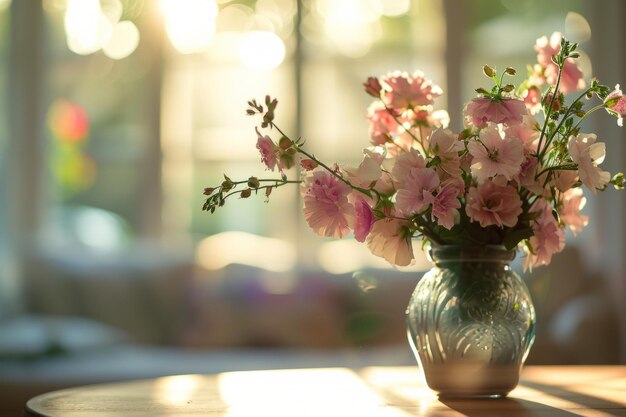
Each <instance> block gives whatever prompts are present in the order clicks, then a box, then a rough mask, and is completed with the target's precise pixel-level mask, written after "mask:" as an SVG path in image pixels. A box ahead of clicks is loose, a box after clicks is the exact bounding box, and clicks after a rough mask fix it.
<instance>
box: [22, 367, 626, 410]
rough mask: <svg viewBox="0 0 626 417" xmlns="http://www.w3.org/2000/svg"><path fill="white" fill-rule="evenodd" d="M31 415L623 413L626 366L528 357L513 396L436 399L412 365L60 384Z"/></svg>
mask: <svg viewBox="0 0 626 417" xmlns="http://www.w3.org/2000/svg"><path fill="white" fill-rule="evenodd" d="M26 409H27V412H26V415H30V416H54V417H79V416H93V417H105V416H106V417H110V416H129V417H144V416H162V417H166V416H209V417H217V416H220V417H221V416H224V417H226V416H228V417H246V416H265V415H268V416H273V417H298V416H316V417H321V416H324V417H334V416H358V417H374V416H376V417H377V416H390V417H402V416H440V417H452V416H467V417H479V416H480V417H491V416H494V417H495V416H507V417H516V416H524V417H528V416H557V417H566V416H598V417H610V416H624V417H626V366H528V367H526V368H525V369H524V371H523V373H522V378H521V382H520V385H519V386H518V387H517V388H516V389H515V390H514V391H512V392H511V394H510V395H509V396H508V397H507V398H501V399H480V400H439V399H438V398H437V397H436V396H435V395H434V394H433V393H432V392H431V391H429V390H428V389H427V388H426V387H425V385H424V384H423V383H422V382H421V380H420V376H419V373H418V370H417V368H415V367H372V368H364V369H360V370H351V369H347V368H325V369H297V370H276V371H250V372H228V373H222V374H217V375H179V376H169V377H162V378H154V379H148V380H141V381H131V382H119V383H111V384H99V385H91V386H84V387H79V388H73V389H66V390H61V391H55V392H51V393H48V394H43V395H40V396H38V397H35V398H33V399H31V400H30V401H29V402H28V403H27V406H26Z"/></svg>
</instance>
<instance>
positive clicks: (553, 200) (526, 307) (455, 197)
mask: <svg viewBox="0 0 626 417" xmlns="http://www.w3.org/2000/svg"><path fill="white" fill-rule="evenodd" d="M577 47H578V45H577V44H576V43H571V42H569V41H568V40H566V39H565V38H563V37H562V36H561V34H559V33H554V34H553V35H552V36H551V37H550V38H547V37H545V36H544V37H542V38H540V39H538V40H537V43H536V44H535V50H536V51H537V63H536V64H534V65H531V66H529V68H528V76H527V78H526V79H525V80H523V81H522V82H521V83H519V84H518V85H515V84H513V83H509V82H507V80H509V79H510V77H512V76H514V75H516V70H515V69H513V68H510V67H509V68H506V69H505V70H503V71H500V72H498V71H496V70H495V69H493V68H491V67H489V66H487V65H485V66H484V67H483V72H484V74H485V76H487V77H488V78H489V79H491V80H492V81H493V87H491V89H489V90H487V89H483V88H478V89H477V90H476V92H477V93H478V96H477V97H475V98H473V99H471V100H470V101H468V102H467V103H466V105H465V108H464V127H465V129H464V130H463V131H461V132H458V133H456V132H452V131H450V130H448V129H446V127H447V122H448V116H447V113H446V112H445V111H441V110H435V108H434V104H435V100H436V99H437V97H438V96H440V95H441V94H442V90H441V89H440V88H439V87H438V86H436V85H435V84H433V82H432V81H430V80H428V79H427V78H426V77H425V75H424V74H423V73H421V72H414V73H412V74H408V73H403V72H392V73H389V74H387V75H385V76H382V77H379V78H374V77H370V78H368V80H367V81H366V82H365V83H364V87H365V91H366V93H367V94H369V95H370V96H372V97H374V98H375V101H374V102H373V103H372V104H371V106H370V107H369V109H368V111H367V119H368V121H369V123H370V129H369V131H370V142H371V145H372V146H371V147H369V148H367V149H365V150H364V156H363V159H362V162H361V163H360V164H359V165H358V166H345V165H338V164H337V163H333V164H328V163H325V162H324V161H322V160H320V159H319V158H317V157H316V156H315V155H313V154H312V153H311V152H309V151H308V150H307V149H306V147H305V141H304V140H302V139H301V138H293V137H290V136H289V135H287V134H286V133H285V132H284V131H283V130H281V129H280V127H279V126H278V125H277V123H276V122H275V112H276V107H277V103H278V102H277V100H276V99H272V98H270V97H269V96H268V97H266V98H265V101H264V102H263V103H259V102H257V101H256V100H251V101H249V102H248V105H249V107H248V109H247V113H248V114H249V115H251V116H259V117H260V118H261V123H260V126H259V127H257V129H256V132H257V145H256V146H257V148H258V150H259V152H260V154H261V160H262V162H263V164H265V166H266V168H267V169H269V170H271V171H276V170H277V171H278V173H279V174H280V178H272V179H259V178H257V177H250V178H248V179H246V180H242V181H234V180H232V179H230V178H229V177H228V176H224V181H223V182H222V183H221V185H218V186H216V187H210V188H206V189H205V190H204V194H205V195H206V196H207V198H206V202H205V204H204V207H203V209H204V210H207V211H210V212H214V211H215V210H216V209H217V208H219V207H222V206H223V205H224V204H225V202H226V201H227V200H228V199H229V198H231V197H233V196H239V197H240V198H248V197H250V196H251V195H252V194H258V193H261V194H262V195H264V196H265V198H266V199H269V197H270V194H271V193H272V191H273V190H274V189H275V188H279V187H282V186H285V185H287V184H294V183H295V184H300V191H301V195H302V199H303V203H304V209H303V211H304V218H305V220H306V222H307V224H308V225H309V227H310V228H311V229H312V230H313V231H314V232H315V233H317V234H318V235H321V236H326V237H334V238H343V237H346V236H348V235H349V234H351V233H353V235H354V238H355V239H356V240H357V241H359V242H364V243H365V244H366V245H367V247H368V248H369V250H370V251H371V252H372V253H373V254H374V255H377V256H380V257H383V258H384V259H386V260H387V261H388V262H390V263H391V264H392V265H398V266H405V265H409V264H410V263H411V262H412V261H413V258H414V255H413V249H412V244H413V242H414V239H421V240H422V241H423V242H425V243H426V244H427V246H429V247H430V251H429V253H430V255H431V258H432V260H433V262H434V263H435V267H434V268H433V269H432V270H431V271H429V272H428V273H426V275H424V277H423V278H422V279H421V280H420V281H419V283H418V284H417V287H416V289H415V292H414V293H413V295H412V297H411V300H410V302H409V306H408V308H407V321H408V329H409V341H410V342H411V345H412V347H413V349H414V352H415V355H416V358H417V360H418V362H419V364H420V368H421V369H422V371H423V372H424V375H425V376H426V381H427V383H428V385H429V386H430V387H431V388H432V389H434V390H435V391H437V392H438V393H439V394H440V395H461V396H501V395H506V394H507V393H508V392H509V391H510V390H511V389H513V388H514V387H515V386H516V384H517V382H518V377H519V370H520V368H521V366H522V364H523V362H524V360H525V358H526V356H527V354H528V352H529V349H530V346H531V345H532V342H533V340H534V325H535V313H534V308H533V306H532V302H531V299H530V296H529V295H528V290H527V288H526V286H525V284H524V282H523V281H522V280H521V279H520V278H519V276H518V275H517V274H516V273H514V272H513V271H512V270H511V269H510V268H509V267H508V266H507V263H508V262H510V261H511V260H512V259H513V258H514V257H515V253H516V251H517V250H519V251H521V252H524V253H525V255H526V256H525V259H524V268H525V269H528V268H533V267H535V266H539V265H547V264H549V263H550V261H551V259H552V256H553V255H554V254H555V253H557V252H560V251H561V250H563V247H564V245H565V233H564V229H565V228H569V229H571V230H572V232H573V233H574V234H576V233H579V232H580V231H581V230H582V229H583V228H584V227H585V225H586V224H587V222H588V217H587V216H585V215H584V214H582V213H581V209H582V207H583V206H584V204H585V198H584V197H583V187H585V188H587V189H588V190H589V191H590V192H591V193H596V192H597V191H598V190H601V191H603V190H605V189H606V188H607V187H608V186H609V185H612V186H613V187H615V188H617V189H623V188H624V175H623V174H622V173H619V174H616V175H615V176H613V177H611V175H610V174H609V172H607V171H603V170H602V169H601V168H600V166H599V165H600V164H601V163H602V161H603V159H604V157H605V153H606V151H605V144H604V143H603V142H601V141H599V140H598V138H597V137H596V135H595V134H593V133H582V132H581V124H582V122H583V121H584V120H585V119H586V118H587V117H588V116H589V115H590V114H592V113H594V112H596V111H598V110H601V109H603V110H605V111H607V112H608V113H609V114H610V115H613V116H615V117H617V121H618V124H619V125H620V126H621V124H622V116H623V115H624V114H626V96H624V95H623V94H622V91H621V90H620V88H619V85H617V86H616V87H615V89H611V88H609V87H607V86H605V85H602V84H600V82H599V81H598V80H596V79H592V80H590V82H589V83H587V82H586V81H585V79H584V78H583V74H582V71H581V70H580V68H579V67H578V65H577V63H576V59H577V58H578V57H579V53H578V52H577ZM569 93H574V95H573V99H571V98H570V97H569V96H567V97H566V95H568V94H569ZM568 98H570V99H569V100H568ZM592 99H595V100H597V104H596V105H595V106H593V107H591V108H587V107H589V106H588V105H587V103H588V102H589V101H590V100H592ZM538 118H539V119H538ZM270 134H272V135H270ZM297 165H299V166H300V167H301V175H300V176H299V177H297V178H293V179H289V177H288V176H287V173H286V171H287V170H288V169H290V168H292V167H295V166H297Z"/></svg>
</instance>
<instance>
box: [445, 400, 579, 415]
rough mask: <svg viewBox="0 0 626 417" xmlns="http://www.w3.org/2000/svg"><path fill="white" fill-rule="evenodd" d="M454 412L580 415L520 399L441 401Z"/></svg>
mask: <svg viewBox="0 0 626 417" xmlns="http://www.w3.org/2000/svg"><path fill="white" fill-rule="evenodd" d="M439 401H440V402H441V403H443V404H445V405H446V406H447V407H449V408H450V409H452V410H455V411H457V412H459V413H461V414H463V415H465V416H467V417H502V416H504V415H506V416H511V417H535V416H538V415H541V416H551V417H573V416H578V414H574V413H570V412H569V411H565V410H561V409H558V408H554V407H550V406H548V405H545V404H541V403H538V402H534V401H528V400H521V399H518V398H497V399H491V398H485V399H472V400H466V399H463V400H461V399H459V400H453V399H439Z"/></svg>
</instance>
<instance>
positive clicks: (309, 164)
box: [300, 159, 317, 171]
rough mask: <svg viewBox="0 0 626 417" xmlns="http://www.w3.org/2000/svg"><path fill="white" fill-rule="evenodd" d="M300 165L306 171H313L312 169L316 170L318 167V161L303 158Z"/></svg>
mask: <svg viewBox="0 0 626 417" xmlns="http://www.w3.org/2000/svg"><path fill="white" fill-rule="evenodd" d="M300 166H301V167H302V168H303V169H304V170H305V171H311V170H314V169H315V168H317V162H315V161H314V160H312V159H303V160H302V161H300Z"/></svg>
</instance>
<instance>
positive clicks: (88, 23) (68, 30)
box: [64, 0, 112, 55]
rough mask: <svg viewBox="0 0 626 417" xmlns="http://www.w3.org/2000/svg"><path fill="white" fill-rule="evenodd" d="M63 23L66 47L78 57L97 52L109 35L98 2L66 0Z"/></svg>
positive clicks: (107, 21) (107, 25)
mask: <svg viewBox="0 0 626 417" xmlns="http://www.w3.org/2000/svg"><path fill="white" fill-rule="evenodd" d="M64 23H65V34H66V38H67V46H68V48H70V50H71V51H72V52H74V53H77V54H79V55H89V54H92V53H94V52H96V51H98V50H99V49H100V48H101V47H102V44H103V43H104V42H105V40H106V39H108V37H109V36H110V34H111V27H112V24H111V21H110V20H109V19H108V18H107V17H106V16H105V15H104V13H103V12H102V8H101V7H100V1H99V0H67V8H66V10H65V21H64Z"/></svg>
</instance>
